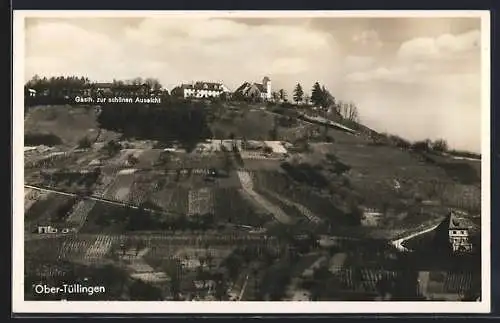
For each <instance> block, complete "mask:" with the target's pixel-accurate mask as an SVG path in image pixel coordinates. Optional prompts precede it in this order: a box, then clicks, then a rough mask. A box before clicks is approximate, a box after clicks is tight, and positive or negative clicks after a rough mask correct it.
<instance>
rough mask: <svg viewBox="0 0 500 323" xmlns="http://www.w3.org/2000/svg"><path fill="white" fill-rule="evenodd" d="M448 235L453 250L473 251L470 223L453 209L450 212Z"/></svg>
mask: <svg viewBox="0 0 500 323" xmlns="http://www.w3.org/2000/svg"><path fill="white" fill-rule="evenodd" d="M449 217H450V219H449V226H448V235H449V241H450V244H451V246H452V248H453V252H471V251H472V243H471V242H470V240H469V229H470V225H468V224H467V221H466V220H465V219H464V218H461V217H459V216H458V215H457V214H456V213H454V212H453V211H452V212H451V214H450V216H449Z"/></svg>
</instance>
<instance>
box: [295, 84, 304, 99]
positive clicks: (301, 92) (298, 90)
mask: <svg viewBox="0 0 500 323" xmlns="http://www.w3.org/2000/svg"><path fill="white" fill-rule="evenodd" d="M303 99H304V90H303V89H302V85H300V83H297V85H296V86H295V89H294V91H293V100H294V101H295V102H296V103H299V102H302V100H303Z"/></svg>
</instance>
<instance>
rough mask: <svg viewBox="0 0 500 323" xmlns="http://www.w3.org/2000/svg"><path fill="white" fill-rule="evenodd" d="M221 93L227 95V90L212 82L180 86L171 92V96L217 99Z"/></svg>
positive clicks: (220, 84)
mask: <svg viewBox="0 0 500 323" xmlns="http://www.w3.org/2000/svg"><path fill="white" fill-rule="evenodd" d="M223 93H225V94H228V93H229V89H228V88H227V87H226V86H225V85H224V84H222V83H212V82H196V83H191V84H182V85H181V86H178V87H176V88H174V89H173V90H172V95H175V96H178V97H183V98H217V97H220V96H221V95H222V94H223Z"/></svg>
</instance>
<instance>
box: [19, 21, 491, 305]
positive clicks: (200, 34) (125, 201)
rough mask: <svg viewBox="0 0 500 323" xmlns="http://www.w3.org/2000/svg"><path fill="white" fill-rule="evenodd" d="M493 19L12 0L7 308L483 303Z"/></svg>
mask: <svg viewBox="0 0 500 323" xmlns="http://www.w3.org/2000/svg"><path fill="white" fill-rule="evenodd" d="M489 19H490V18H489V13H488V12H487V11H452V12H446V11H441V12H440V11H435V12H430V11H429V12H427V11H400V12H398V11H390V12H384V11H374V12H371V11H332V12H330V11H324V12H323V11H252V12H245V11H234V12H223V11H220V12H215V11H207V12H197V11H191V12H186V11H155V12H152V11H134V12H129V11H15V12H14V92H15V93H14V106H13V125H14V126H13V131H14V134H13V135H14V144H13V150H14V155H13V156H14V161H13V166H14V169H13V172H14V175H13V176H14V178H13V184H14V186H13V193H14V199H13V202H14V213H13V224H14V227H13V232H14V248H13V259H14V261H13V266H14V268H13V311H14V312H18V313H29V312H36V313H42V312H47V313H48V312H51V313H54V312H59V313H71V312H73V313H77V312H80V313H81V312H93V313H128V312H134V313H407V312H408V313H486V312H489V310H490V233H489V232H490V152H489V147H490V138H489V136H490V102H489V98H490V71H489V69H490V62H489V60H490V21H489ZM401 301H404V302H401Z"/></svg>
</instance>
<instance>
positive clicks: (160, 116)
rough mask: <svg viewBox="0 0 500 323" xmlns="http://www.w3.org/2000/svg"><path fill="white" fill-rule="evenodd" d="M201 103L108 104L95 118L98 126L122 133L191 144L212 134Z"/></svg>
mask: <svg viewBox="0 0 500 323" xmlns="http://www.w3.org/2000/svg"><path fill="white" fill-rule="evenodd" d="M203 107H204V106H203V105H202V104H199V103H182V104H181V103H179V104H178V105H176V106H168V105H161V106H154V107H145V106H144V105H140V104H137V105H135V104H130V105H123V104H116V105H107V106H104V107H103V109H102V112H101V114H100V115H99V117H98V120H97V121H98V123H99V125H100V127H101V128H103V129H108V130H112V131H117V132H121V133H123V134H124V136H125V137H132V138H137V139H151V140H159V141H172V140H178V141H179V142H181V143H183V144H184V145H186V147H187V148H192V147H193V146H194V145H195V144H196V143H197V142H199V141H202V140H205V139H208V138H211V137H212V133H211V131H210V128H209V127H208V124H207V120H206V111H205V110H204V109H203ZM131 120H133V122H131Z"/></svg>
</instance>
